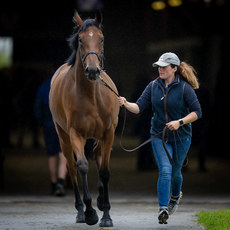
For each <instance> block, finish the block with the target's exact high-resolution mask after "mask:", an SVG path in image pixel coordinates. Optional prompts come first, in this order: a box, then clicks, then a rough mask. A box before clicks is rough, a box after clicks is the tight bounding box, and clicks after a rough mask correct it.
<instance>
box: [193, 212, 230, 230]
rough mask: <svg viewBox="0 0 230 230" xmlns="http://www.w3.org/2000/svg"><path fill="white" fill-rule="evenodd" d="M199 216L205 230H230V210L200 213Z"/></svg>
mask: <svg viewBox="0 0 230 230" xmlns="http://www.w3.org/2000/svg"><path fill="white" fill-rule="evenodd" d="M197 216H198V222H199V223H200V224H202V225H203V226H204V227H205V230H230V209H225V210H217V211H208V212H200V213H199V214H197Z"/></svg>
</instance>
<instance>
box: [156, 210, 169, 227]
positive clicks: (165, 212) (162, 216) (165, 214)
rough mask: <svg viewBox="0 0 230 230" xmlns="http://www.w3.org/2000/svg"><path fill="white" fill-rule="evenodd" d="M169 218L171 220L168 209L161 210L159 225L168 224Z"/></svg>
mask: <svg viewBox="0 0 230 230" xmlns="http://www.w3.org/2000/svg"><path fill="white" fill-rule="evenodd" d="M168 218H169V212H168V209H167V208H162V209H160V211H159V215H158V220H159V224H167V220H168Z"/></svg>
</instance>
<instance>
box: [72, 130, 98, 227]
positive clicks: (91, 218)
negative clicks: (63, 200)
mask: <svg viewBox="0 0 230 230" xmlns="http://www.w3.org/2000/svg"><path fill="white" fill-rule="evenodd" d="M70 141H71V144H72V148H73V150H74V153H75V154H76V158H77V168H78V171H79V173H80V175H81V179H82V186H83V201H84V203H85V205H86V210H85V222H86V224H88V225H94V224H96V223H97V222H98V216H97V213H96V211H95V209H93V207H92V198H91V196H90V193H89V189H88V182H87V173H88V161H87V159H86V157H85V155H84V145H85V140H84V139H83V138H82V137H81V136H80V135H79V134H78V133H77V132H76V131H75V130H74V129H72V128H71V129H70Z"/></svg>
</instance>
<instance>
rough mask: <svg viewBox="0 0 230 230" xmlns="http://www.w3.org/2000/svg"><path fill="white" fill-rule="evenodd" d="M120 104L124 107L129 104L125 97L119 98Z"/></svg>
mask: <svg viewBox="0 0 230 230" xmlns="http://www.w3.org/2000/svg"><path fill="white" fill-rule="evenodd" d="M118 102H119V105H120V106H123V105H124V104H125V103H126V102H127V100H126V98H125V97H118Z"/></svg>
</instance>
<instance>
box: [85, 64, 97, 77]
mask: <svg viewBox="0 0 230 230" xmlns="http://www.w3.org/2000/svg"><path fill="white" fill-rule="evenodd" d="M85 75H86V77H87V78H88V79H89V80H97V78H98V77H99V75H100V70H99V69H98V67H95V66H88V67H87V68H86V69H85Z"/></svg>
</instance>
